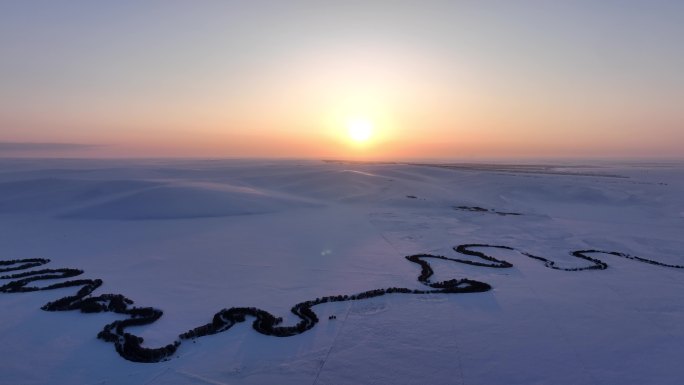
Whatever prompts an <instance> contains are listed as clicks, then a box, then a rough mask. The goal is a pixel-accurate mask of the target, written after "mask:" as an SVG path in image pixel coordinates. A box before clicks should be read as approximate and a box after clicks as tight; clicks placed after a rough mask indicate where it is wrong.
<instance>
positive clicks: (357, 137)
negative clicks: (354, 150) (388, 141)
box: [347, 119, 373, 142]
mask: <svg viewBox="0 0 684 385" xmlns="http://www.w3.org/2000/svg"><path fill="white" fill-rule="evenodd" d="M347 133H348V134H349V137H350V138H351V140H353V141H355V142H366V141H368V140H369V139H370V138H371V136H373V122H371V121H370V120H368V119H351V120H349V121H348V122H347Z"/></svg>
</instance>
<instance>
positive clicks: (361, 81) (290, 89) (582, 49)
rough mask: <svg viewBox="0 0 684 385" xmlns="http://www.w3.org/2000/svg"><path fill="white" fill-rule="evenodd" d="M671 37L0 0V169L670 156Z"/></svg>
mask: <svg viewBox="0 0 684 385" xmlns="http://www.w3.org/2000/svg"><path fill="white" fill-rule="evenodd" d="M683 36H684V1H628V0H622V1H611V0H602V1H564V2H560V1H338V2H333V1H297V2H288V1H270V2H269V1H242V2H238V1H146V2H138V1H111V2H105V1H30V0H22V1H4V2H0V52H1V53H2V54H1V57H0V143H3V145H0V156H21V155H27V154H28V155H61V156H136V157H140V156H211V157H217V156H226V157H236V156H248V157H268V156H272V157H302V158H317V157H323V158H367V159H389V158H400V159H407V158H464V157H466V158H468V157H472V158H481V157H525V158H529V157H603V156H609V157H613V156H615V157H651V156H652V157H681V156H682V154H684V44H683V43H682V37H683ZM354 117H366V118H367V119H370V120H372V121H373V122H374V124H375V128H376V133H375V135H374V138H373V139H372V140H371V141H370V142H369V143H366V144H363V145H358V144H356V145H355V144H353V143H351V142H350V141H349V140H348V138H347V135H346V128H345V122H346V121H347V120H348V119H350V118H354Z"/></svg>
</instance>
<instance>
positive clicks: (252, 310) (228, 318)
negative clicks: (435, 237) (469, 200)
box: [0, 209, 684, 362]
mask: <svg viewBox="0 0 684 385" xmlns="http://www.w3.org/2000/svg"><path fill="white" fill-rule="evenodd" d="M483 210H485V209H483ZM474 248H493V249H503V250H515V251H518V252H519V253H521V254H522V255H524V256H527V257H529V258H532V259H535V260H538V261H540V262H543V263H544V266H546V267H548V268H550V269H556V270H564V271H581V270H604V269H606V268H608V264H607V263H605V262H603V261H601V260H600V259H598V258H593V257H590V256H588V255H587V254H607V255H613V256H616V257H622V258H627V259H631V260H635V261H639V262H644V263H648V264H652V265H657V266H664V267H671V268H676V269H684V266H682V265H671V264H666V263H662V262H658V261H654V260H650V259H646V258H642V257H637V256H633V255H629V254H625V253H620V252H615V251H601V250H577V251H573V252H572V253H571V255H572V256H574V257H576V258H579V259H582V260H585V261H588V262H590V264H589V265H584V266H579V267H574V268H562V267H558V266H556V263H555V262H554V261H552V260H550V259H547V258H543V257H539V256H536V255H532V254H530V253H526V252H523V251H521V250H517V249H515V248H512V247H509V246H498V245H487V244H463V245H458V246H454V248H453V249H454V251H456V252H457V253H459V254H463V255H468V256H471V257H476V258H478V259H479V260H467V259H459V258H448V257H445V256H442V255H432V254H417V255H410V256H407V257H406V259H407V260H409V261H410V262H413V263H415V264H417V265H419V266H420V268H421V271H420V274H419V275H418V281H419V282H420V283H422V284H423V285H425V286H427V287H428V288H430V289H422V290H420V289H408V288H403V287H389V288H383V289H373V290H368V291H364V292H361V293H357V294H352V295H347V294H340V295H331V296H326V297H320V298H316V299H313V300H310V301H304V302H300V303H298V304H296V305H294V306H293V307H292V309H290V311H291V312H292V314H294V315H295V316H297V317H298V318H299V320H300V321H299V322H297V323H296V324H294V325H291V326H283V325H281V324H282V322H283V319H282V318H281V317H276V316H274V315H273V314H271V313H269V312H267V311H266V310H262V309H259V308H256V307H232V308H229V309H223V310H221V311H219V312H218V313H216V314H214V316H213V318H212V320H211V322H209V323H207V324H205V325H202V326H199V327H196V328H194V329H192V330H189V331H187V332H185V333H182V334H181V335H179V339H177V340H176V341H174V342H173V343H170V344H168V345H166V346H163V347H160V348H146V347H143V346H142V343H143V342H144V341H143V338H142V337H139V336H136V335H133V334H130V333H128V332H126V328H128V327H131V326H140V325H148V324H151V323H153V322H155V321H157V320H158V319H159V318H160V317H161V316H162V315H163V312H162V311H161V310H159V309H156V308H153V307H135V306H133V301H132V300H131V299H129V298H127V297H125V296H123V295H121V294H101V295H97V296H93V295H92V293H93V292H94V291H95V290H97V289H98V288H99V287H100V286H102V280H101V279H75V280H67V281H62V282H59V283H53V284H50V285H47V286H31V283H32V282H36V281H48V280H58V279H68V278H72V277H76V276H79V275H81V274H83V270H79V269H69V268H60V269H40V270H32V271H23V272H20V273H14V274H6V275H2V276H0V279H3V280H11V281H10V282H8V283H6V284H4V285H2V286H0V292H3V293H21V292H31V291H42V290H53V289H58V288H64V287H80V288H79V289H78V291H77V292H76V294H74V295H70V296H66V297H62V298H59V299H57V300H54V301H52V302H48V303H47V304H45V305H43V306H42V309H43V310H45V311H69V310H78V311H80V312H82V313H99V312H113V313H117V314H126V315H128V318H126V319H123V320H117V321H114V322H112V323H110V324H107V325H105V327H104V328H103V329H102V331H101V332H100V333H98V335H97V337H98V338H100V339H102V340H104V341H107V342H111V343H113V344H114V347H115V349H116V351H117V352H118V353H119V355H121V357H123V358H125V359H127V360H130V361H135V362H159V361H163V360H166V359H168V358H169V357H171V355H173V354H174V352H175V351H176V350H177V349H178V347H179V346H180V344H181V341H182V340H188V339H195V338H198V337H203V336H207V335H210V334H216V333H221V332H224V331H226V330H228V329H230V328H231V327H233V325H235V324H237V323H240V322H245V321H246V320H247V317H251V318H254V321H253V322H252V327H253V328H254V330H256V331H257V332H259V333H262V334H265V335H270V336H276V337H289V336H294V335H297V334H301V333H304V332H305V331H307V330H309V329H311V328H313V327H314V326H315V325H316V323H318V321H319V319H318V316H317V315H316V313H315V312H314V311H313V310H312V309H313V307H314V306H316V305H320V304H322V303H328V302H343V301H358V300H364V299H367V298H374V297H379V296H383V295H387V294H428V293H449V294H451V293H479V292H486V291H488V290H490V289H491V286H490V285H489V284H487V283H485V282H480V281H475V280H471V279H467V278H462V279H449V280H446V281H440V282H432V281H431V280H430V278H431V277H432V275H433V274H434V271H433V269H432V266H430V263H429V262H428V261H427V260H429V259H441V260H447V261H452V262H458V263H464V264H468V265H473V266H481V267H490V268H510V267H513V265H512V264H511V263H510V262H508V261H504V260H501V259H497V258H494V257H492V256H490V255H487V254H486V253H484V252H482V251H478V250H473V249H474ZM49 262H50V260H49V259H45V258H28V259H14V260H5V261H0V273H7V272H13V271H21V270H27V269H32V268H35V267H39V266H42V265H45V264H47V263H49ZM335 318H336V317H335V316H330V317H329V319H335Z"/></svg>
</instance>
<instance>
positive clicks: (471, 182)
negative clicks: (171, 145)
mask: <svg viewBox="0 0 684 385" xmlns="http://www.w3.org/2000/svg"><path fill="white" fill-rule="evenodd" d="M500 213H516V214H520V215H501V214H500ZM459 244H489V245H504V246H509V247H512V248H515V249H517V250H520V251H524V252H528V253H532V254H534V255H537V256H543V257H544V258H547V259H550V260H553V261H555V262H556V263H557V264H558V265H559V266H562V267H566V268H572V267H577V266H583V265H586V261H582V260H579V259H577V258H575V257H573V256H572V255H571V254H570V253H571V252H572V251H575V250H586V249H598V250H606V251H615V252H621V253H626V254H629V255H633V256H638V257H642V258H647V259H650V260H655V261H658V262H662V263H666V264H671V265H684V164H683V163H676V162H671V163H643V162H642V163H639V162H623V163H619V162H612V163H610V162H600V163H587V162H575V163H572V164H562V165H550V166H549V165H507V164H497V165H491V164H488V165H486V164H472V165H468V164H457V165H451V166H445V165H436V164H432V165H415V164H375V163H347V162H324V161H294V160H292V161H269V160H68V159H62V160H51V159H0V259H2V260H9V259H19V258H39V257H40V258H49V259H51V262H50V263H49V264H48V265H46V266H45V267H46V268H48V267H49V268H61V267H73V268H78V269H83V270H84V271H85V273H84V274H83V276H82V277H84V278H100V279H102V280H103V281H104V284H103V286H102V287H101V288H99V289H98V293H121V294H124V295H126V296H127V297H129V298H131V299H133V300H134V301H135V302H136V305H140V306H154V307H156V308H159V309H162V310H163V311H164V315H163V317H162V318H161V319H159V320H158V321H157V322H155V323H153V324H151V325H146V326H141V327H135V328H131V331H134V332H135V333H136V334H138V335H140V336H143V337H144V338H145V346H151V347H156V346H163V345H166V344H168V343H171V342H173V341H174V340H176V339H177V338H178V335H179V334H180V333H182V332H185V331H187V330H189V329H191V328H194V327H197V326H200V325H202V324H205V323H207V322H210V321H211V317H212V315H213V314H214V313H216V312H217V311H219V310H220V309H222V308H229V307H233V306H254V307H258V308H261V309H265V310H268V311H269V312H271V313H273V314H276V315H279V316H282V317H283V318H284V323H286V324H293V323H295V322H296V321H297V318H296V317H295V316H294V315H292V314H290V313H289V312H290V308H291V307H292V306H293V305H294V304H296V303H298V302H302V301H306V300H310V299H314V298H316V297H323V296H328V295H338V294H354V293H359V292H363V291H367V290H371V289H377V288H387V287H405V288H412V289H422V288H425V287H424V286H423V285H421V283H420V282H419V281H418V280H417V276H418V274H419V273H420V267H419V266H417V265H415V264H413V263H410V262H409V261H407V260H406V259H405V258H404V257H405V256H408V255H413V254H424V253H429V254H436V255H444V256H447V257H450V258H455V257H459V258H466V256H463V255H456V253H455V251H454V250H453V249H452V247H454V246H457V245H459ZM483 251H486V253H487V254H488V255H491V256H494V257H496V258H499V259H503V260H506V261H508V262H510V263H512V264H513V265H514V267H512V268H509V269H493V268H488V267H481V266H472V265H467V264H462V263H455V262H451V261H446V260H441V261H431V262H430V264H431V265H432V267H433V269H434V270H435V275H436V277H435V279H436V280H448V279H451V278H466V277H467V278H471V279H475V280H478V281H483V282H486V283H488V284H490V285H491V286H492V290H491V291H488V292H484V293H463V294H415V295H414V294H389V295H385V296H381V297H376V298H370V299H365V300H359V301H348V302H338V303H327V304H321V305H319V306H316V307H315V308H314V310H315V311H316V313H317V314H318V316H319V318H320V322H319V323H318V324H317V325H316V326H315V327H314V328H313V329H311V330H308V331H307V332H305V333H302V334H300V335H296V336H292V337H283V338H279V337H273V336H266V335H262V334H259V333H257V332H256V331H255V330H254V329H252V327H251V323H250V322H244V323H240V324H237V325H236V326H234V327H233V328H231V329H230V330H228V331H226V332H224V333H220V334H216V335H211V336H206V337H202V338H199V339H196V340H194V341H184V342H183V343H182V344H181V346H180V347H179V349H178V351H177V352H176V353H175V354H174V356H173V357H172V359H170V360H168V361H164V362H159V363H135V362H130V361H127V360H125V359H123V358H121V357H120V356H119V355H118V354H117V352H116V351H115V350H114V347H113V345H112V344H109V343H106V342H104V341H102V340H99V339H97V338H96V336H97V334H98V332H99V331H100V330H101V329H102V327H103V326H104V325H105V324H108V323H110V322H112V321H114V320H115V319H118V318H121V315H116V314H113V313H98V314H82V313H79V312H77V311H65V312H46V311H43V310H41V309H40V308H41V306H42V305H44V304H45V303H47V302H49V301H52V300H55V299H57V298H59V297H63V296H66V295H71V294H73V292H75V290H76V289H74V288H63V289H58V290H49V291H40V292H31V293H0V309H1V310H0V384H2V385H4V384H8V385H9V384H318V385H323V384H429V383H441V384H468V385H473V384H482V385H496V384H506V385H513V384H556V385H564V384H604V385H609V384H621V385H629V384H639V385H643V384H662V385H666V384H673V385H674V384H682V383H683V381H684V365H682V364H681V358H682V357H684V269H677V268H671V267H666V266H656V265H651V264H647V263H643V262H640V261H636V260H629V259H625V258H620V257H617V256H610V255H605V254H600V255H596V258H599V259H600V260H602V261H604V262H605V263H607V264H608V268H607V269H605V270H588V271H563V270H553V269H550V268H548V267H546V266H544V264H543V263H541V262H540V261H537V260H534V259H531V258H528V257H526V256H524V255H522V254H521V253H519V252H517V251H515V250H503V249H496V250H493V249H486V250H484V249H483ZM470 258H471V259H472V257H470ZM4 283H5V282H4V281H2V280H0V285H2V284H4ZM331 315H334V316H335V319H328V318H329V316H331Z"/></svg>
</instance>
